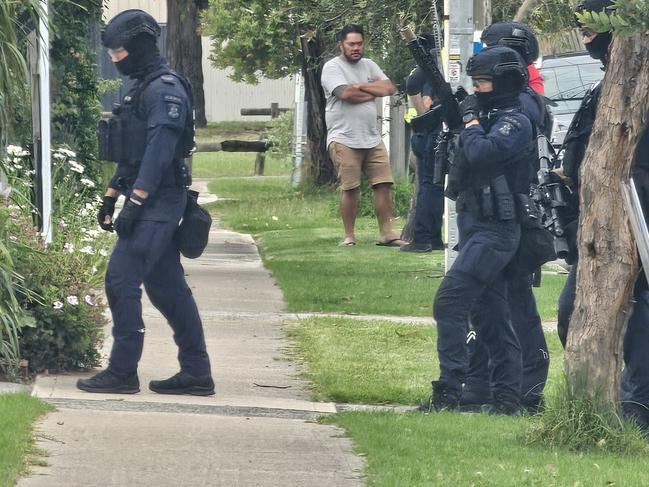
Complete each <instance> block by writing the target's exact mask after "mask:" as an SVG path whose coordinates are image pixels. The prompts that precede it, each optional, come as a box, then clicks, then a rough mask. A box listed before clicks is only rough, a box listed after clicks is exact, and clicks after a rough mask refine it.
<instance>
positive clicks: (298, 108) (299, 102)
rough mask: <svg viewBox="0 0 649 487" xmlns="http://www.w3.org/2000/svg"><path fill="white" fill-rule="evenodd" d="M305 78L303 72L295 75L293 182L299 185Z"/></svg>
mask: <svg viewBox="0 0 649 487" xmlns="http://www.w3.org/2000/svg"><path fill="white" fill-rule="evenodd" d="M304 91H305V88H304V78H303V77H302V73H299V72H298V73H297V74H296V75H295V112H293V147H292V149H293V154H292V158H293V174H292V175H291V184H292V185H293V186H294V187H295V186H299V185H300V183H301V182H302V163H303V162H304V146H305V144H306V129H307V127H306V119H307V112H306V100H305V99H304Z"/></svg>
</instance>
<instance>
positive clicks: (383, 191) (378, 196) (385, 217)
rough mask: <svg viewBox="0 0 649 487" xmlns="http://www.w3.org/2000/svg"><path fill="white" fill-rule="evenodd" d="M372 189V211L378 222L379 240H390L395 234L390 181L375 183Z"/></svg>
mask: <svg viewBox="0 0 649 487" xmlns="http://www.w3.org/2000/svg"><path fill="white" fill-rule="evenodd" d="M372 189H373V190H374V212H375V213H376V219H377V220H378V222H379V233H380V234H381V240H383V241H386V240H391V239H393V238H396V237H397V236H396V235H395V234H394V231H393V230H392V215H393V207H392V185H391V184H390V183H380V184H377V185H375V186H374V187H373V188H372Z"/></svg>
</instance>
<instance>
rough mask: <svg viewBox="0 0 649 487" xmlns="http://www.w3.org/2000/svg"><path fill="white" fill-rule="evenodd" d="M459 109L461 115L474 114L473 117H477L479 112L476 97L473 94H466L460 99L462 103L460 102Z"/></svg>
mask: <svg viewBox="0 0 649 487" xmlns="http://www.w3.org/2000/svg"><path fill="white" fill-rule="evenodd" d="M460 111H461V112H462V116H463V117H464V116H465V115H474V116H475V118H478V114H479V113H480V104H479V103H478V97H477V96H475V95H469V96H467V97H466V98H465V99H464V100H462V103H460Z"/></svg>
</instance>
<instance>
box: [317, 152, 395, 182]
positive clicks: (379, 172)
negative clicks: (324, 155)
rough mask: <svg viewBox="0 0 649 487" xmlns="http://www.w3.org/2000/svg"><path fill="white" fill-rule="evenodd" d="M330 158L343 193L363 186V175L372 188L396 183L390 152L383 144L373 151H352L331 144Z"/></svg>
mask: <svg viewBox="0 0 649 487" xmlns="http://www.w3.org/2000/svg"><path fill="white" fill-rule="evenodd" d="M329 156H330V157H331V160H332V161H333V163H334V167H335V168H336V173H337V175H338V185H339V187H340V189H342V190H343V191H349V190H351V189H356V188H358V187H359V186H360V185H361V174H365V177H367V180H368V181H369V183H370V185H371V186H375V185H377V184H381V183H394V179H393V178H392V169H390V158H389V156H388V151H387V149H386V148H385V145H383V142H381V143H380V144H379V145H377V146H376V147H372V148H371V149H352V148H351V147H347V146H346V145H344V144H341V143H340V142H332V143H331V144H329Z"/></svg>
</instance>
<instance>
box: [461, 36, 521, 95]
mask: <svg viewBox="0 0 649 487" xmlns="http://www.w3.org/2000/svg"><path fill="white" fill-rule="evenodd" d="M466 72H467V74H468V75H469V76H471V77H472V78H479V77H481V76H484V77H488V78H491V79H492V80H493V86H494V92H495V93H514V92H516V93H517V92H519V91H521V90H522V89H523V86H525V83H526V82H527V77H528V73H527V65H526V64H525V61H523V58H521V56H520V54H518V53H517V52H516V51H514V50H513V49H511V48H509V47H505V46H489V47H485V48H484V49H483V50H482V51H480V52H478V53H477V54H476V55H474V56H473V57H472V58H471V59H469V62H468V63H467V66H466Z"/></svg>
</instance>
